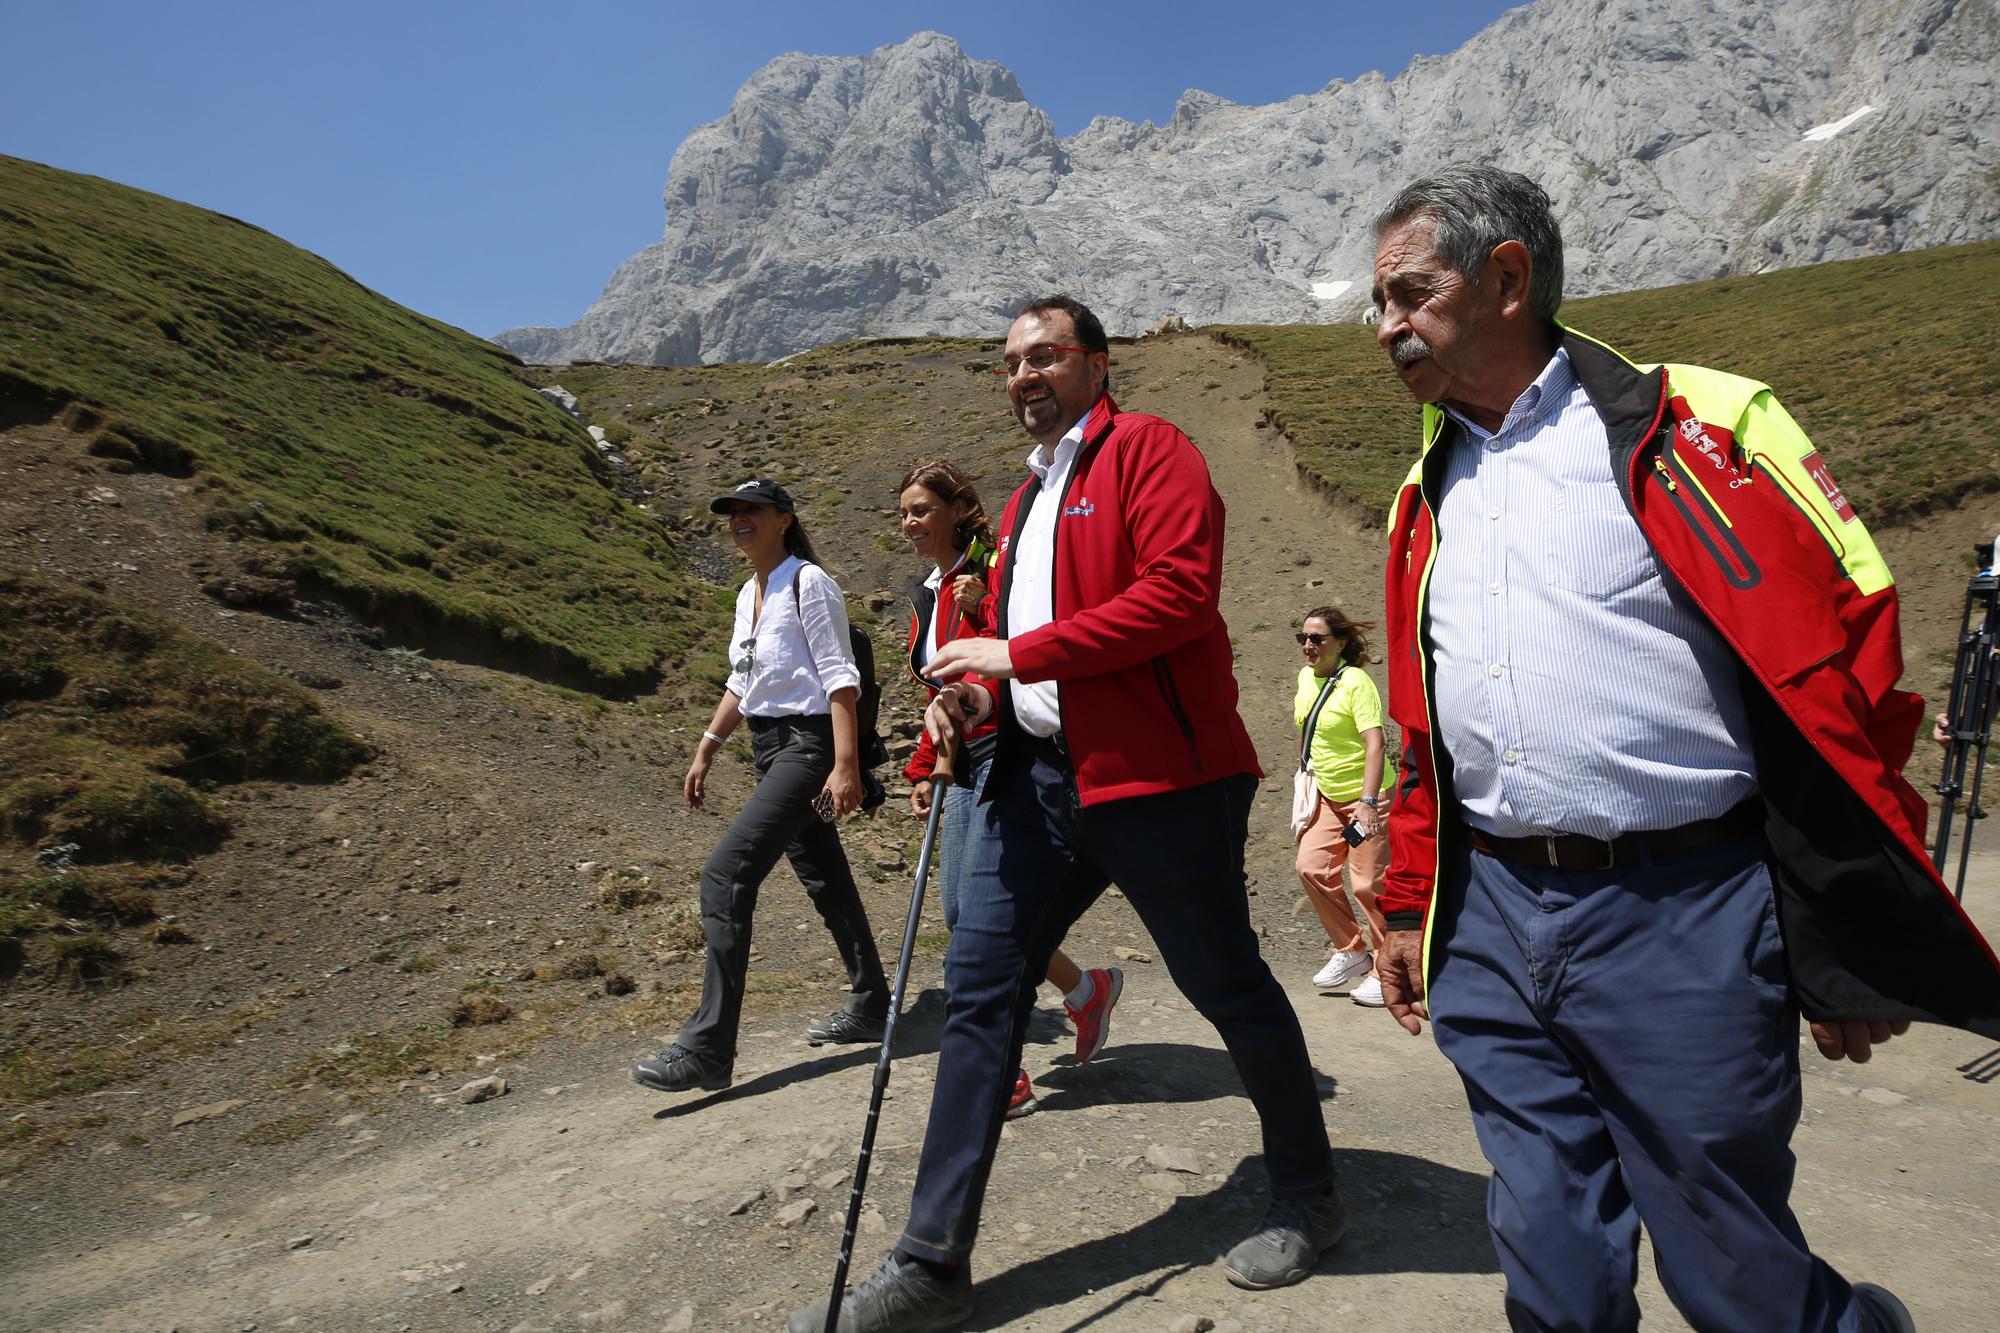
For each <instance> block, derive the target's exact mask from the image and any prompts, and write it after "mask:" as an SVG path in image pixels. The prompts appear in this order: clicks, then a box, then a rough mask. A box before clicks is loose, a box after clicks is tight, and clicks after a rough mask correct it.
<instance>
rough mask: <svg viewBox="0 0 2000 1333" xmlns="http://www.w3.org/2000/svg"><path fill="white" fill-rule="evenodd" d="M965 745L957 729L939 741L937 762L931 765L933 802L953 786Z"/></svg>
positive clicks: (947, 733)
mask: <svg viewBox="0 0 2000 1333" xmlns="http://www.w3.org/2000/svg"><path fill="white" fill-rule="evenodd" d="M963 745H964V741H963V739H961V737H960V735H959V730H958V728H957V727H953V728H952V729H951V730H950V731H948V732H946V733H945V734H944V737H943V738H942V739H941V740H939V741H938V743H937V761H936V762H935V763H933V764H932V765H931V799H932V800H933V801H935V800H938V799H939V798H940V797H942V796H943V795H944V793H945V790H946V788H948V787H950V786H951V784H952V780H953V775H954V773H955V772H956V770H957V768H958V756H959V753H960V749H961V747H962V746H963Z"/></svg>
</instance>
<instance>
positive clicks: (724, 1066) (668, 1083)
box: [632, 1042, 736, 1092]
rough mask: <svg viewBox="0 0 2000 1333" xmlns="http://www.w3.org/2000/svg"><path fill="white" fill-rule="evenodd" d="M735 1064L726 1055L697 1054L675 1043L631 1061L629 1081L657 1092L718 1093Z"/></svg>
mask: <svg viewBox="0 0 2000 1333" xmlns="http://www.w3.org/2000/svg"><path fill="white" fill-rule="evenodd" d="M735 1070H736V1062H735V1061H734V1060H731V1059H729V1058H728V1057H727V1056H721V1055H697V1054H696V1053H695V1052H693V1051H690V1050H689V1049H688V1048H687V1047H685V1046H683V1045H681V1044H680V1043H679V1042H675V1043H674V1044H673V1045H671V1046H669V1047H667V1049H666V1050H664V1051H661V1052H660V1053H659V1054H658V1055H655V1056H651V1057H648V1058H647V1059H644V1060H639V1061H635V1062H634V1063H633V1065H632V1081H633V1082H634V1083H637V1084H639V1085H640V1086H641V1087H646V1088H653V1089H656V1090H657V1091H660V1092H687V1091H690V1090H691V1089H694V1088H700V1089H701V1090H702V1091H703V1092H720V1091H721V1090H722V1089H724V1088H726V1087H728V1086H729V1081H730V1079H731V1077H732V1076H733V1075H734V1073H735Z"/></svg>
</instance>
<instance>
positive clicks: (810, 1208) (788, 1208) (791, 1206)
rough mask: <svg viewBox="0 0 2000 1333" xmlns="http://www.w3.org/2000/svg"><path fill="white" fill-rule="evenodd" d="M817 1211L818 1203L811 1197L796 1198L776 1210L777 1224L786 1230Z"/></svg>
mask: <svg viewBox="0 0 2000 1333" xmlns="http://www.w3.org/2000/svg"><path fill="white" fill-rule="evenodd" d="M818 1211H819V1205H818V1204H817V1203H814V1202H813V1201H812V1200H811V1199H796V1200H794V1201H793V1202H791V1203H788V1204H786V1205H785V1206H784V1207H783V1208H780V1209H779V1210H778V1225H779V1226H781V1227H783V1228H785V1229H786V1230H787V1231H789V1230H791V1229H792V1228H793V1227H795V1226H797V1225H799V1224H800V1223H801V1222H803V1221H805V1220H806V1219H807V1218H808V1217H811V1216H812V1215H813V1214H814V1213H816V1212H818Z"/></svg>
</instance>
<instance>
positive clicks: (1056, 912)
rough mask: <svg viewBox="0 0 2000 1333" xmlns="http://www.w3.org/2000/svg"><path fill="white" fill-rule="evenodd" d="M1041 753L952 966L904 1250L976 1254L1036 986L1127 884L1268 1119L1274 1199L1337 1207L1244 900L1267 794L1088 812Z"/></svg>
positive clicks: (997, 824)
mask: <svg viewBox="0 0 2000 1333" xmlns="http://www.w3.org/2000/svg"><path fill="white" fill-rule="evenodd" d="M1032 753H1033V756H1034V757H1033V758H1032V759H1030V758H1029V757H1028V756H1027V755H1024V756H1022V758H1021V761H1020V762H1019V763H1018V764H1017V765H1016V766H1015V768H1014V770H1013V772H1012V773H1011V774H1009V775H1008V776H1007V777H1006V779H1005V782H1004V789H1002V790H997V791H995V792H994V793H993V794H992V795H993V799H992V800H991V802H989V803H988V804H987V805H984V806H981V807H979V830H978V836H977V837H976V838H975V843H976V846H975V848H974V850H973V854H972V857H971V864H970V871H971V873H970V874H969V875H968V876H967V878H966V881H965V883H964V897H963V899H962V900H961V901H960V903H959V910H958V928H957V930H955V931H954V932H953V933H952V937H951V946H950V948H949V949H948V950H947V952H946V954H945V966H944V972H945V1022H944V1031H943V1033H942V1034H941V1036H940V1038H939V1043H938V1075H937V1087H936V1090H935V1092H934V1093H933V1095H932V1098H931V1115H930V1126H929V1129H928V1131H927V1132H926V1134H925V1136H924V1150H923V1156H922V1158H921V1159H920V1160H919V1161H918V1164H917V1183H916V1191H915V1194H914V1196H913V1197H912V1199H911V1201H910V1220H909V1225H908V1229H907V1230H906V1231H905V1232H904V1235H903V1239H902V1241H901V1244H900V1248H901V1249H902V1250H903V1251H904V1252H906V1253H908V1254H912V1255H916V1256H917V1257H919V1258H923V1259H931V1260H935V1261H937V1262H941V1263H956V1262H961V1261H963V1260H964V1259H965V1258H966V1256H967V1255H969V1254H970V1253H971V1252H972V1246H973V1241H974V1239H975V1238H976V1237H977V1235H978V1232H979V1211H980V1207H981V1205H982V1203H983V1202H984V1199H985V1194H986V1179H987V1176H988V1174H989V1173H990V1172H991V1170H992V1167H993V1156H994V1152H995V1150H996V1148H997V1147H998V1146H999V1142H1000V1126H1001V1124H1002V1123H1003V1122H1004V1120H1005V1116H1006V1109H1007V1099H1008V1096H1009V1094H1010V1093H1011V1092H1012V1090H1013V1083H1014V1074H1015V1071H1017V1070H1018V1069H1019V1068H1020V1067H1021V1046H1022V1043H1023V1040H1024V1039H1025V1037H1026V1034H1027V1020H1028V1014H1029V1010H1030V1008H1031V1007H1032V1005H1033V1003H1034V996H1035V987H1036V985H1037V984H1038V983H1039V982H1040V981H1041V978H1042V975H1043V974H1044V973H1045V972H1046V971H1047V970H1048V964H1049V957H1050V955H1051V954H1053V953H1054V952H1055V949H1056V946H1057V945H1058V944H1060V943H1061V942H1062V939H1063V937H1064V936H1065V935H1067V934H1068V933H1069V929H1070V927H1071V926H1072V925H1074V924H1075V922H1076V920H1077V918H1078V917H1080V916H1082V915H1083V913H1084V912H1085V911H1086V910H1087V909H1088V908H1089V907H1090V905H1091V903H1092V902H1094V901H1095V900H1096V898H1097V896H1098V895H1099V894H1100V893H1102V892H1103V891H1104V889H1105V887H1106V885H1107V884H1110V883H1116V884H1117V885H1118V886H1119V888H1121V889H1122V890H1124V892H1125V896H1126V898H1127V900H1128V901H1130V902H1131V904H1132V906H1133V908H1134V909H1135V910H1136V911H1137V912H1138V913H1139V918H1140V920H1141V921H1143V922H1144V923H1145V925H1146V929H1147V930H1148V931H1150V932H1151V933H1152V936H1153V942H1154V944H1156V945H1157V946H1158V948H1159V951H1160V956H1161V958H1162V960H1163V961H1164V962H1165V963H1166V966H1167V970H1168V972H1169V973H1170V974H1171V975H1172V977H1173V979H1174V984H1175V985H1176V986H1178V987H1180V990H1181V993H1182V994H1183V995H1185V996H1187V998H1188V999H1189V1001H1190V1002H1192V1003H1193V1004H1194V1006H1195V1008H1196V1009H1197V1010H1199V1011H1200V1012H1201V1014H1202V1016H1203V1017H1204V1018H1206V1019H1208V1021H1209V1022H1211V1023H1213V1024H1214V1025H1215V1028H1216V1031H1217V1032H1219V1033H1220V1034H1221V1036H1222V1040H1223V1044H1224V1045H1225V1046H1227V1047H1228V1049H1229V1054H1230V1058H1231V1059H1232V1060H1233V1061H1234V1062H1235V1064H1236V1071H1237V1073H1238V1074H1239V1075H1240V1076H1241V1077H1242V1079H1243V1083H1244V1086H1245V1088H1246V1090H1247V1091H1248V1092H1249V1094H1250V1100H1251V1103H1252V1104H1253V1105H1254V1106H1255V1107H1256V1108H1257V1113H1258V1115H1259V1117H1260V1118H1261V1119H1262V1122H1263V1132H1264V1164H1265V1167H1266V1169H1267V1170H1268V1172H1269V1173H1270V1177H1271V1188H1272V1193H1273V1194H1274V1195H1279V1196H1282V1197H1286V1198H1309V1197H1312V1196H1313V1195H1316V1194H1318V1193H1320V1192H1321V1191H1323V1190H1324V1189H1326V1187H1327V1186H1328V1185H1329V1184H1331V1183H1332V1181H1333V1154H1332V1151H1331V1149H1330V1148H1329V1147H1328V1145H1327V1137H1326V1125H1325V1123H1324V1122H1323V1121H1322V1120H1321V1118H1320V1109H1319V1090H1318V1088H1317V1086H1316V1084H1315V1082H1314V1079H1313V1070H1312V1064H1311V1061H1310V1059H1309V1057H1308V1056H1307V1054H1306V1044H1305V1037H1304V1036H1303V1034H1302V1033H1301V1032H1300V1031H1299V1021H1298V1016H1297V1015H1296V1014H1294V1013H1293V1011H1292V1006H1291V1002H1290V1001H1289V1000H1287V999H1286V998H1285V992H1284V990H1283V988H1282V987H1280V986H1279V985H1278V982H1277V980H1276V979H1275V978H1273V977H1272V975H1271V970H1270V968H1268V967H1266V966H1265V965H1264V959H1263V956H1262V955H1261V954H1260V953H1259V952H1258V949H1257V935H1256V932H1255V931H1254V930H1253V929H1252V928H1251V925H1250V907H1249V899H1248V897H1247V895H1246V893H1245V887H1244V880H1243V844H1244V840H1245V838H1246V837H1247V836H1248V833H1249V818H1250V798H1251V796H1252V795H1253V794H1254V793H1255V792H1256V788H1257V780H1256V779H1255V778H1253V777H1250V776H1248V775H1243V776H1238V777H1232V778H1224V779H1222V780H1220V781H1217V782H1211V783H1208V784H1206V785H1204V786H1200V787H1193V788H1189V789H1188V790H1186V791H1178V792H1166V793H1163V794H1160V795H1156V796H1137V797H1132V798H1129V799H1126V800H1120V801H1109V802H1106V803H1105V804H1103V805H1098V806H1093V807H1091V808H1090V809H1088V810H1078V809H1077V808H1076V805H1075V799H1074V793H1075V789H1074V786H1073V783H1072V779H1071V776H1070V772H1069V768H1068V765H1067V764H1066V763H1063V762H1062V761H1061V759H1060V757H1059V756H1055V755H1053V754H1052V753H1050V752H1048V751H1047V750H1046V747H1036V748H1035V749H1034V750H1033V751H1032Z"/></svg>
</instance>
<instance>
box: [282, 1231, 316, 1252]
mask: <svg viewBox="0 0 2000 1333" xmlns="http://www.w3.org/2000/svg"><path fill="white" fill-rule="evenodd" d="M312 1243H313V1238H312V1233H310V1232H308V1233H306V1234H305V1235H303V1236H294V1237H292V1238H291V1239H290V1240H288V1241H286V1242H285V1248H286V1249H288V1250H303V1249H304V1248H305V1247H306V1246H308V1245H310V1244H312Z"/></svg>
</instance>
